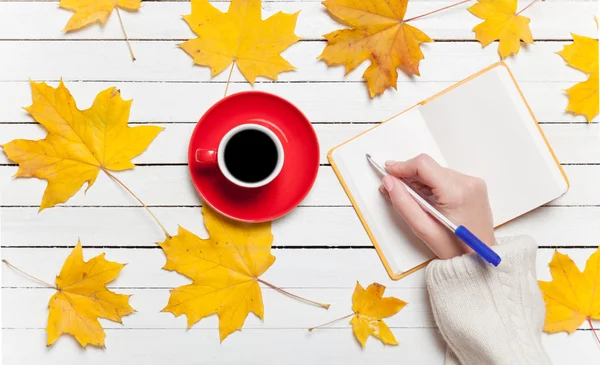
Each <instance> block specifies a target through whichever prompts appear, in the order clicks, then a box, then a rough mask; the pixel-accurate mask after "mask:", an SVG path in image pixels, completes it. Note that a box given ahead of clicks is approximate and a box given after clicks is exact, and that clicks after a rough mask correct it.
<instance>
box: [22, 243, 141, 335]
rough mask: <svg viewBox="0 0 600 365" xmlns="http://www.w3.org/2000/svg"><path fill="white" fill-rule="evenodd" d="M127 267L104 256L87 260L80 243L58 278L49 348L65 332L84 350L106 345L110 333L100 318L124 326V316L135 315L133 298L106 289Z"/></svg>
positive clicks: (51, 313)
mask: <svg viewBox="0 0 600 365" xmlns="http://www.w3.org/2000/svg"><path fill="white" fill-rule="evenodd" d="M11 266H12V265H11ZM124 266H125V265H124V264H118V263H116V262H111V261H107V260H106V259H105V258H104V254H101V255H98V256H96V257H94V258H92V259H91V260H89V261H88V262H85V261H83V250H82V248H81V243H80V242H77V246H75V248H74V249H73V251H72V252H71V254H70V255H69V257H67V260H66V261H65V263H64V265H63V267H62V270H61V271H60V275H58V276H57V277H56V287H55V289H56V290H57V293H55V294H54V295H53V296H52V297H51V298H50V301H49V303H48V308H49V315H48V326H47V327H46V332H47V333H48V340H47V345H48V346H51V345H52V344H54V343H55V342H56V340H58V338H59V337H60V336H61V335H62V334H63V333H68V334H71V335H72V336H73V337H75V339H76V340H77V342H79V344H80V345H81V346H83V347H85V346H87V345H93V346H98V347H103V346H104V338H105V337H106V334H105V333H104V329H103V328H102V326H101V325H100V322H98V318H104V319H109V320H111V321H114V322H118V323H122V322H121V318H122V317H124V316H127V315H129V314H131V313H133V312H134V309H133V308H131V306H130V305H129V297H130V296H129V295H123V294H116V293H114V292H112V291H110V290H108V289H107V288H106V284H107V283H109V282H111V281H113V280H114V279H116V278H117V276H119V273H120V272H121V269H123V267H124Z"/></svg>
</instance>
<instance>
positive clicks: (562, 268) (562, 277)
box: [539, 248, 600, 333]
mask: <svg viewBox="0 0 600 365" xmlns="http://www.w3.org/2000/svg"><path fill="white" fill-rule="evenodd" d="M549 266H550V274H552V281H548V282H546V281H539V285H540V289H541V290H542V296H543V297H544V301H545V302H546V321H545V323H544V331H545V332H548V333H555V332H560V331H566V332H568V333H572V332H573V331H575V330H576V329H577V328H578V327H579V326H580V325H581V323H582V322H583V321H584V320H586V319H587V320H590V319H600V290H598V288H600V282H599V281H600V248H599V249H598V250H596V251H595V252H594V253H593V254H592V255H591V256H590V257H589V259H588V260H587V263H586V265H585V270H584V271H583V272H581V271H580V270H579V268H577V265H575V263H574V262H573V260H571V258H570V257H569V256H568V255H563V254H561V253H560V252H558V251H554V256H553V257H552V261H551V262H550V265H549Z"/></svg>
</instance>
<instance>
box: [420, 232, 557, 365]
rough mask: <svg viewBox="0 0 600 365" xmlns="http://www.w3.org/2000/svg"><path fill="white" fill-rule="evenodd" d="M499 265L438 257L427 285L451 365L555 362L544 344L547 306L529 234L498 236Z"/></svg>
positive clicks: (475, 259)
mask: <svg viewBox="0 0 600 365" xmlns="http://www.w3.org/2000/svg"><path fill="white" fill-rule="evenodd" d="M498 243H499V244H498V245H497V246H494V247H493V249H494V251H496V252H497V253H498V255H500V257H501V258H502V262H501V263H500V265H499V266H498V267H497V268H495V267H493V266H491V265H488V264H486V263H485V262H484V261H483V260H481V259H480V258H479V257H478V256H476V255H474V254H469V255H463V256H459V257H455V258H452V259H449V260H435V261H433V262H432V263H431V264H429V266H428V267H427V273H426V277H427V279H426V280H427V288H428V290H429V297H430V300H431V306H432V309H433V314H434V317H435V321H436V323H437V325H438V328H439V331H440V333H441V334H442V336H443V338H444V340H445V341H446V343H447V344H448V349H447V351H446V364H447V365H449V364H462V365H481V364H490V365H504V364H506V365H515V364H550V360H549V358H548V355H547V354H546V352H545V350H544V348H543V347H542V343H541V333H542V328H543V324H544V316H545V306H544V301H543V299H542V296H541V293H540V290H539V287H538V284H537V280H536V272H535V267H536V266H535V255H536V249H537V245H536V243H535V241H534V240H533V239H532V238H530V237H525V236H521V237H511V238H505V239H499V240H498Z"/></svg>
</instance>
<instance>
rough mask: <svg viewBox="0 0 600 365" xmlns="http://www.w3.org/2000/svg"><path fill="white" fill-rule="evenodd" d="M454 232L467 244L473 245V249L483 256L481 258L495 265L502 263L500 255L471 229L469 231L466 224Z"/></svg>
mask: <svg viewBox="0 0 600 365" xmlns="http://www.w3.org/2000/svg"><path fill="white" fill-rule="evenodd" d="M454 234H455V235H456V237H458V238H460V240H461V241H463V242H464V243H465V244H466V245H467V246H469V247H471V249H472V250H473V251H475V252H476V253H477V254H479V256H481V258H482V259H484V260H485V261H487V262H489V263H490V264H492V265H494V266H498V265H499V264H500V261H501V259H500V256H498V254H497V253H496V252H494V250H492V249H491V248H489V246H488V245H486V244H485V243H483V242H481V240H480V239H479V238H477V236H475V235H474V234H473V233H471V231H469V230H468V229H467V228H466V227H465V226H458V228H456V231H454Z"/></svg>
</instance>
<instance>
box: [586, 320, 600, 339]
mask: <svg viewBox="0 0 600 365" xmlns="http://www.w3.org/2000/svg"><path fill="white" fill-rule="evenodd" d="M587 321H588V323H589V324H590V328H591V329H592V333H593V334H594V336H596V341H598V343H599V344H600V337H598V334H597V333H596V329H595V328H594V325H593V324H592V319H591V318H590V317H587Z"/></svg>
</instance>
